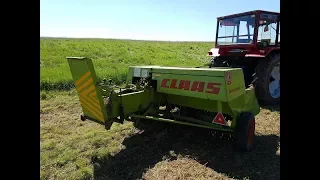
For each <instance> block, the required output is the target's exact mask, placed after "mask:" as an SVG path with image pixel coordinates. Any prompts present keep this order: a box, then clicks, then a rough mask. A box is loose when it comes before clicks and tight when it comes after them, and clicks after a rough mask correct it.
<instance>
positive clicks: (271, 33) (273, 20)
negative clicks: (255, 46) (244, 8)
mask: <svg viewBox="0 0 320 180" xmlns="http://www.w3.org/2000/svg"><path fill="white" fill-rule="evenodd" d="M276 30H277V15H271V14H265V13H262V14H261V16H260V21H259V28H258V42H261V41H265V42H267V43H268V45H275V43H276V36H277V33H276ZM278 36H279V35H278ZM279 38H280V36H279ZM279 40H280V39H279ZM279 40H278V41H279Z"/></svg>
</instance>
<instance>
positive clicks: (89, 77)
mask: <svg viewBox="0 0 320 180" xmlns="http://www.w3.org/2000/svg"><path fill="white" fill-rule="evenodd" d="M67 60H68V64H69V68H70V71H71V74H72V77H73V80H74V85H75V88H76V90H77V93H78V96H79V100H80V104H81V107H82V111H83V114H84V115H85V116H87V117H89V118H91V119H94V120H96V121H98V122H99V123H105V121H106V120H108V116H107V113H106V110H105V106H104V101H103V99H102V95H101V92H100V90H99V87H97V77H96V73H95V70H94V67H93V64H92V61H91V59H88V58H74V57H68V58H67Z"/></svg>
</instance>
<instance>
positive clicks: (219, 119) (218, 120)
mask: <svg viewBox="0 0 320 180" xmlns="http://www.w3.org/2000/svg"><path fill="white" fill-rule="evenodd" d="M212 123H216V124H221V125H226V124H227V122H226V120H225V118H224V116H223V114H222V113H221V112H219V113H218V114H217V115H216V117H214V119H213V121H212Z"/></svg>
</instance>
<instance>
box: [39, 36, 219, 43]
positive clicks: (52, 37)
mask: <svg viewBox="0 0 320 180" xmlns="http://www.w3.org/2000/svg"><path fill="white" fill-rule="evenodd" d="M41 38H44V39H45V38H48V39H50V38H51V39H54V38H56V39H101V40H127V41H153V42H158V41H159V42H207V43H214V41H201V40H199V41H188V40H185V41H181V40H150V39H125V38H123V39H122V38H99V37H95V38H94V37H89V38H86V37H63V36H61V37H58V36H40V39H41Z"/></svg>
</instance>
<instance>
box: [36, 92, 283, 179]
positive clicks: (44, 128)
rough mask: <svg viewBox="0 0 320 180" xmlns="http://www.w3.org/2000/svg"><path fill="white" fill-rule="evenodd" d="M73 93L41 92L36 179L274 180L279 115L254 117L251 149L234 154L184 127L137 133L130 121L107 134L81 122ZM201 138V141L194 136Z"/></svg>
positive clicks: (269, 112) (267, 112) (221, 142)
mask: <svg viewBox="0 0 320 180" xmlns="http://www.w3.org/2000/svg"><path fill="white" fill-rule="evenodd" d="M80 114H81V106H80V104H79V100H78V96H77V94H76V92H75V90H71V91H62V92H55V91H49V92H44V91H43V92H41V95H40V179H121V180H122V179H141V178H143V179H146V180H160V179H188V178H189V179H231V178H235V179H279V177H280V176H279V174H280V146H279V141H280V140H279V136H280V118H279V116H280V113H279V110H278V109H262V110H261V112H260V114H259V115H258V116H257V117H256V135H257V137H256V146H255V148H254V149H253V151H252V152H250V153H234V152H233V151H232V147H231V141H230V140H227V139H220V138H218V137H212V138H211V137H210V136H208V135H206V134H198V133H202V131H203V129H201V132H198V131H195V129H193V130H192V129H189V128H187V127H186V126H176V128H173V130H160V131H159V130H158V131H154V130H153V129H152V131H147V132H144V133H142V134H139V133H137V132H138V131H137V130H136V129H135V128H134V127H133V124H132V123H131V122H125V123H124V124H123V125H120V124H117V123H114V124H113V126H112V127H111V130H109V131H107V130H105V129H104V127H103V126H102V125H99V124H97V123H94V122H90V121H85V122H82V121H80V117H79V116H80ZM199 137H201V138H199Z"/></svg>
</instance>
